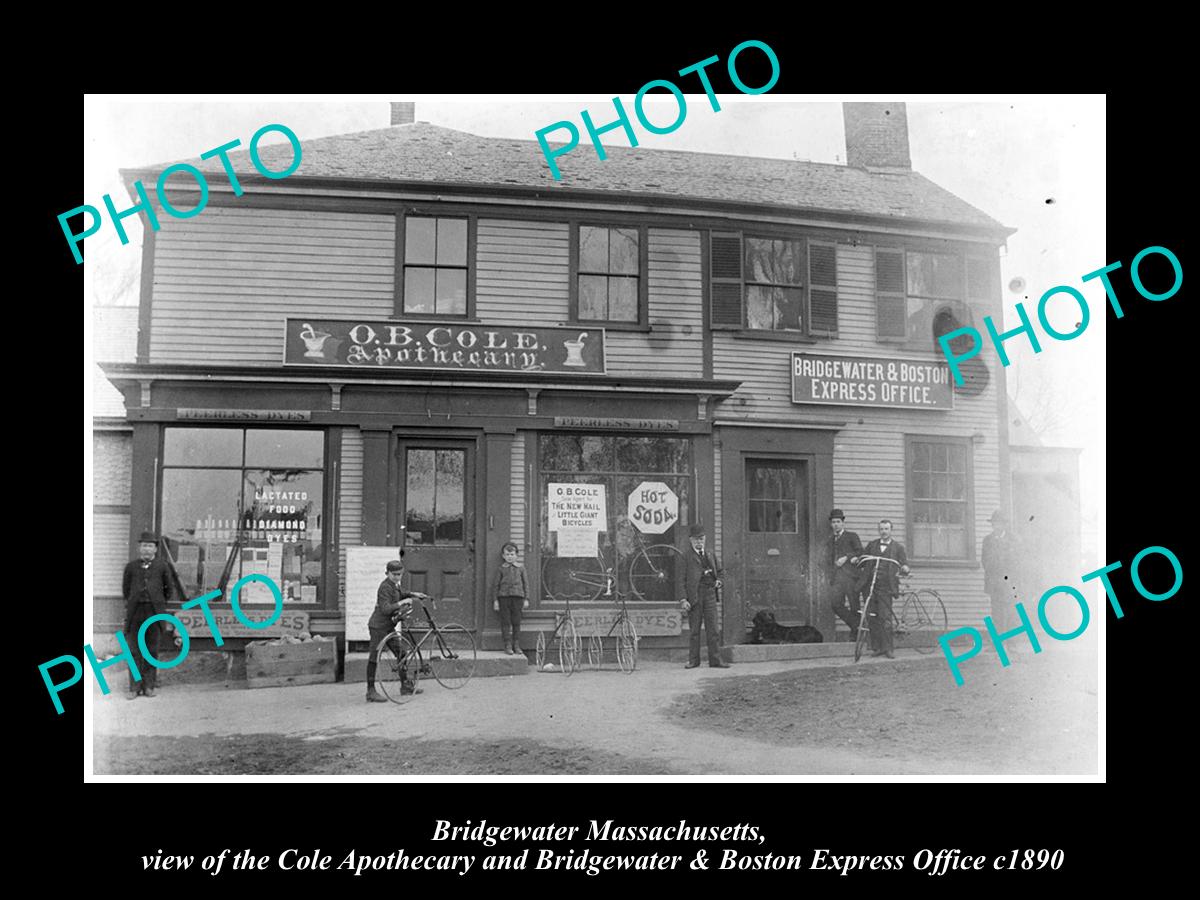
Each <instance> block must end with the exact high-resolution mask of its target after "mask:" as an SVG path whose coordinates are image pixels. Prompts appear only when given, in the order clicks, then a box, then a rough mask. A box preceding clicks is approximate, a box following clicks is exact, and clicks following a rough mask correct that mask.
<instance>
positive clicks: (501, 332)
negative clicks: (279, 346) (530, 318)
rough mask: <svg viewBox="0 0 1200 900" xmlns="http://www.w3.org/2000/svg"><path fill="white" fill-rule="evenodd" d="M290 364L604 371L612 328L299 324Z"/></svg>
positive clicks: (288, 349)
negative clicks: (608, 331) (607, 330)
mask: <svg viewBox="0 0 1200 900" xmlns="http://www.w3.org/2000/svg"><path fill="white" fill-rule="evenodd" d="M283 362H284V365H289V366H338V367H340V368H353V369H449V370H453V371H461V372H558V373H562V374H564V375H566V374H571V375H603V374H604V329H603V328H592V327H590V326H589V327H587V328H586V329H581V328H551V327H546V328H543V327H540V326H535V327H530V328H509V327H507V326H503V325H475V324H472V325H464V324H463V323H461V322H444V323H443V322H389V321H387V320H370V321H364V320H362V319H291V318H289V319H288V320H287V322H286V338H285V341H284V353H283Z"/></svg>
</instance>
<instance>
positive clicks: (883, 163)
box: [842, 103, 912, 172]
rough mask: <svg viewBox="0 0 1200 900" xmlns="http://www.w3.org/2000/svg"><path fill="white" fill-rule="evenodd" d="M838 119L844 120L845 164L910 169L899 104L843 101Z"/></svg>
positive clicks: (904, 116) (904, 120)
mask: <svg viewBox="0 0 1200 900" xmlns="http://www.w3.org/2000/svg"><path fill="white" fill-rule="evenodd" d="M842 119H843V120H844V121H845V123H846V165H848V166H854V167H856V168H859V169H870V170H884V171H893V172H910V171H912V160H911V159H910V158H909V155H908V114H907V112H906V111H905V108H904V104H903V103H843V104H842Z"/></svg>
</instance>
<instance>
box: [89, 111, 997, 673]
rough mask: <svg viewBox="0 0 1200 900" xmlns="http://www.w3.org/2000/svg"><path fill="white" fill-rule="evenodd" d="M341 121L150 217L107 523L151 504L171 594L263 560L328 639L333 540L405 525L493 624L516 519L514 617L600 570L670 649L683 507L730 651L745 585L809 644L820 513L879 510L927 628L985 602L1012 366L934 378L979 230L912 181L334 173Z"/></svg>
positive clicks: (375, 542)
mask: <svg viewBox="0 0 1200 900" xmlns="http://www.w3.org/2000/svg"><path fill="white" fill-rule="evenodd" d="M416 138H421V140H417V139H416ZM468 138H469V139H470V140H469V141H467V139H468ZM381 139H382V140H384V141H385V142H392V143H393V144H394V147H393V150H394V151H395V152H396V153H398V154H401V156H402V158H403V159H405V160H406V165H409V166H411V167H413V168H414V170H420V169H421V167H422V166H423V165H425V164H426V163H427V164H428V165H429V166H430V167H435V166H437V165H443V164H444V163H442V162H440V161H439V160H442V159H443V157H444V152H443V149H442V148H441V146H440V142H442V143H444V142H449V143H451V144H454V146H455V147H456V149H457V151H458V157H457V158H459V159H460V160H461V159H464V158H467V157H469V156H470V151H471V149H472V148H474V150H475V152H476V153H477V155H478V158H483V155H484V154H485V151H491V152H492V155H493V156H495V155H496V152H495V151H496V150H497V148H499V150H501V151H506V150H508V149H512V152H518V151H519V150H520V149H521V148H520V147H517V148H509V147H508V145H523V144H526V143H529V144H531V142H518V141H507V142H501V141H493V140H490V139H484V138H473V137H471V136H467V135H462V134H460V133H457V132H448V131H447V130H445V129H438V128H434V127H433V126H428V125H420V124H418V125H406V126H400V127H398V128H393V129H385V130H384V133H383V135H382V137H381ZM340 141H341V139H340V138H337V137H334V138H325V139H321V140H318V141H313V142H312V143H311V144H308V145H306V150H305V153H306V155H305V165H306V166H308V167H309V169H307V170H306V169H301V170H300V171H298V172H297V173H296V175H294V176H292V177H290V178H288V179H287V180H286V181H283V182H268V181H266V180H264V179H257V180H255V179H254V178H253V177H252V176H250V174H249V170H248V177H247V178H246V179H245V180H244V187H245V193H244V195H243V196H240V197H236V198H235V197H234V196H233V195H232V193H231V192H230V191H229V190H228V185H227V184H225V185H222V184H221V180H220V176H219V175H218V174H215V173H214V175H213V177H212V184H211V196H210V200H209V207H208V208H207V209H206V210H205V212H204V214H203V215H202V216H198V217H196V218H194V219H190V220H186V221H178V222H175V221H166V220H164V221H163V227H162V230H161V231H159V232H157V233H153V232H147V238H146V241H145V246H144V256H145V260H144V266H143V273H144V275H143V285H142V307H141V313H140V323H139V341H138V357H137V362H135V363H132V364H130V363H125V364H115V363H114V364H108V365H106V366H105V371H106V373H107V375H108V377H109V379H110V380H111V381H112V382H113V383H114V384H115V385H116V386H117V387H118V388H119V389H120V390H121V391H122V393H123V395H124V397H125V403H126V413H127V420H128V422H129V425H130V427H131V428H132V457H133V462H132V471H133V477H132V483H131V486H130V500H129V541H130V549H131V550H132V548H133V545H134V542H135V540H136V537H137V534H138V533H139V532H140V531H141V530H142V529H144V528H148V527H151V528H155V529H156V530H158V531H160V532H161V533H162V535H163V537H164V541H165V544H166V546H167V548H168V550H169V552H170V554H171V556H172V561H173V563H174V565H175V567H176V570H177V572H178V574H179V578H180V582H181V584H182V586H183V589H184V591H185V592H186V593H187V594H188V595H189V596H198V595H199V594H201V593H205V592H208V591H211V590H213V589H214V587H216V586H217V585H219V584H226V585H231V584H232V583H233V582H234V581H236V580H237V579H238V578H239V577H242V576H243V575H246V574H251V573H262V574H267V575H269V576H270V577H271V578H273V579H274V580H276V581H277V582H278V583H279V584H280V586H281V588H282V590H283V594H284V602H285V606H286V608H287V609H288V610H290V611H293V612H303V613H306V614H307V623H308V625H309V627H310V628H311V630H312V631H314V632H319V633H326V634H330V635H333V636H336V637H343V638H344V637H346V636H347V634H348V633H351V632H353V631H354V628H353V627H350V626H352V624H353V623H349V622H348V621H347V610H348V608H357V607H358V606H360V605H361V598H349V602H348V598H347V596H346V592H347V578H346V571H347V550H348V548H353V547H360V546H369V547H380V548H382V547H399V546H403V547H404V548H405V551H406V556H405V562H406V565H407V566H408V570H409V573H410V575H409V577H410V579H411V586H412V587H413V588H414V589H419V590H425V591H427V592H429V593H431V594H434V595H435V596H438V597H440V598H442V600H441V603H440V604H439V616H441V617H443V618H445V619H452V620H456V621H460V622H462V623H463V624H464V625H466V626H467V627H468V628H471V629H472V630H474V631H475V632H476V633H477V635H478V637H479V639H480V643H481V644H482V646H484V647H486V648H492V647H499V644H500V639H499V625H498V621H497V618H496V615H495V614H494V613H493V612H492V609H491V598H490V597H488V596H487V589H488V585H489V584H490V580H491V578H492V576H493V574H494V572H495V569H496V566H497V564H498V563H499V560H500V548H501V546H502V545H503V544H504V543H505V542H507V541H509V540H512V541H514V542H515V543H517V544H518V546H520V547H521V548H522V553H521V555H522V561H523V562H524V563H525V565H526V568H527V571H528V573H529V575H530V581H531V587H532V589H533V592H534V597H533V598H532V608H531V610H530V613H529V614H528V615H527V619H526V626H525V629H526V635H527V638H528V637H529V636H530V635H531V634H532V633H533V632H534V631H536V630H538V629H539V628H542V627H545V626H546V625H547V624H550V625H551V627H552V623H553V617H554V614H555V612H556V611H559V610H561V609H563V608H564V607H565V605H566V604H567V603H568V602H569V603H570V604H571V607H572V610H573V612H575V614H576V615H577V618H578V617H582V618H583V619H584V621H586V622H587V623H588V626H589V627H596V628H600V630H601V631H603V625H604V622H605V621H606V618H605V617H606V616H609V615H611V611H612V609H613V606H614V597H613V596H612V593H613V591H614V590H615V592H616V593H617V594H619V595H620V596H621V597H623V598H625V600H626V602H627V603H628V604H629V607H630V610H631V613H633V614H634V616H635V622H638V623H639V631H640V632H641V633H642V634H644V635H645V639H644V642H643V647H644V648H645V649H647V650H649V651H652V650H655V649H662V650H664V651H669V650H670V649H671V648H679V647H682V646H684V645H685V644H686V642H687V639H688V632H687V627H686V622H685V621H684V620H683V617H682V616H680V615H679V612H678V600H679V599H680V596H682V593H681V590H680V584H679V583H680V580H681V577H680V576H681V573H679V572H678V571H676V568H677V566H676V563H674V562H672V561H671V560H673V559H674V557H672V556H671V555H670V553H669V552H668V551H667V550H665V549H664V548H669V547H672V546H673V547H675V548H677V549H679V550H683V549H686V547H687V537H686V535H687V528H688V526H689V525H691V524H693V523H697V522H698V523H702V524H704V525H705V526H706V527H707V528H708V531H709V534H710V544H711V545H712V546H713V547H714V549H715V550H716V552H717V554H718V556H719V558H720V559H721V560H722V562H723V564H724V566H725V568H726V571H727V579H726V591H725V606H724V616H723V626H722V627H723V630H724V636H725V641H726V643H736V642H740V641H742V640H744V639H745V627H746V624H747V623H748V621H749V618H750V617H751V616H752V615H753V613H754V611H755V610H756V609H759V608H770V609H773V610H775V612H776V615H777V617H778V618H779V620H780V621H781V622H785V623H805V624H814V625H816V626H817V627H818V628H820V629H821V630H822V631H823V632H825V633H826V634H827V635H828V636H829V637H832V636H833V634H834V628H833V622H832V615H831V613H830V611H829V610H828V609H825V608H824V606H825V605H824V604H823V603H822V602H821V601H820V599H819V598H820V588H821V583H820V578H819V574H818V573H819V563H820V548H821V545H822V542H823V541H824V539H825V537H826V534H827V531H828V526H827V521H826V519H827V515H828V511H829V509H830V508H832V507H833V506H834V505H837V506H840V507H842V508H844V509H846V511H847V514H848V516H849V523H848V524H849V527H851V528H852V529H854V530H856V531H858V532H859V533H860V534H861V535H862V537H863V538H864V541H865V540H867V539H868V538H869V537H871V536H873V535H874V533H875V523H876V522H877V520H878V519H880V518H884V517H887V518H890V519H892V520H893V521H894V523H895V531H896V535H897V537H898V538H899V539H900V540H901V541H902V542H904V543H905V544H906V545H907V546H908V548H909V553H910V556H912V557H913V559H914V569H916V570H917V571H919V572H920V580H921V584H922V586H929V587H934V588H936V589H937V590H939V591H940V592H942V594H943V596H944V597H946V599H947V606H948V609H949V611H950V615H951V619H952V621H955V620H957V621H970V620H975V619H977V618H978V616H979V614H980V613H981V612H982V611H983V610H984V609H985V604H986V597H985V596H984V594H983V590H982V585H983V576H982V571H981V570H980V568H979V565H978V542H979V539H980V538H981V537H982V536H983V534H984V533H986V528H984V527H983V523H984V522H986V519H987V517H988V516H989V515H990V514H991V512H992V510H993V509H995V508H997V506H999V505H1000V503H1001V493H1002V492H1001V490H1000V485H1001V484H1002V483H1006V479H1007V476H1006V475H1005V474H1004V468H1005V466H1006V460H1005V458H1004V456H1005V453H1004V444H1005V440H1006V436H1005V433H1004V391H1003V386H1002V382H1003V377H1002V373H1001V372H991V373H989V372H988V371H987V370H985V369H980V370H977V371H976V372H975V377H974V378H973V381H972V383H971V384H970V385H968V387H967V388H966V389H965V390H961V389H960V390H955V389H953V388H952V386H951V385H950V384H949V382H948V380H946V371H945V366H944V364H941V363H939V362H938V360H939V358H940V357H939V354H938V353H937V351H936V348H935V347H934V343H933V337H932V336H933V334H935V333H944V332H945V331H947V330H950V328H952V327H957V326H956V325H955V324H954V323H955V322H975V323H976V324H978V323H979V322H980V321H981V318H982V315H986V314H997V313H998V309H999V283H998V281H999V278H998V268H997V265H996V256H997V247H998V245H999V244H1000V242H1002V240H1003V237H1004V236H1005V234H1007V232H1006V230H1005V229H1003V228H1001V227H1000V226H998V225H996V223H994V222H992V221H991V220H990V219H987V217H986V216H983V214H981V213H979V212H978V211H976V210H973V209H972V208H971V207H969V206H967V205H966V204H964V203H962V201H958V200H957V198H950V199H949V200H947V199H945V198H946V197H949V195H945V196H944V197H943V196H942V195H943V194H944V192H940V193H937V192H938V190H939V189H937V188H935V187H934V186H932V185H930V184H929V183H928V182H924V181H923V180H922V185H923V187H922V190H926V191H929V192H934V193H933V194H931V196H934V195H936V196H938V197H940V198H941V206H939V207H937V209H938V210H941V211H940V212H939V213H938V215H936V216H934V217H932V218H930V217H928V216H917V215H916V214H915V213H911V214H910V215H909V217H908V218H907V219H906V218H904V217H903V216H901V217H896V216H891V217H889V216H887V215H885V214H883V213H881V212H880V211H879V210H877V209H876V208H875V207H877V206H878V205H879V204H880V203H881V202H882V201H880V200H879V199H878V197H876V198H875V199H870V200H869V202H868V203H867V208H866V209H864V210H863V211H862V212H861V213H860V212H856V211H853V210H845V209H834V210H825V211H821V204H820V199H821V198H820V196H814V197H813V198H811V202H806V203H804V204H800V203H794V204H792V205H793V206H794V207H795V208H787V204H786V203H784V202H782V201H781V202H774V201H773V202H765V201H755V202H751V199H752V198H750V197H746V198H741V199H719V198H718V199H703V198H699V197H695V196H692V197H686V196H680V195H679V194H678V193H677V192H676V193H671V194H668V193H667V192H660V193H659V194H658V195H657V196H656V195H655V193H654V189H653V188H651V187H649V186H647V187H645V188H644V189H642V190H639V191H637V192H634V193H630V191H629V190H628V189H627V188H621V189H617V188H615V187H614V188H613V189H612V190H611V191H610V192H608V193H606V192H605V191H604V190H603V189H601V188H597V187H596V186H595V185H596V184H603V180H602V179H601V180H600V181H595V180H593V181H592V182H590V184H591V187H589V189H588V190H587V191H570V190H563V191H558V192H555V193H554V194H553V196H548V195H547V194H546V193H545V192H544V191H538V190H533V189H522V188H513V187H511V186H506V185H504V184H503V183H502V182H501V180H500V179H499V178H498V177H497V179H496V180H495V181H492V182H486V183H483V182H481V183H475V184H472V185H471V186H470V187H469V188H464V187H463V186H462V185H461V184H454V183H452V182H453V181H454V179H451V178H449V177H447V179H446V182H445V183H440V182H435V183H432V184H430V183H418V181H417V180H416V179H414V178H406V177H403V175H396V174H395V173H394V169H389V167H387V166H383V165H382V162H380V161H374V162H373V161H372V160H371V159H362V158H359V159H358V162H359V164H360V165H361V167H362V170H361V173H360V175H359V176H358V177H356V178H348V177H346V176H345V175H341V176H339V177H337V178H334V177H332V176H330V175H325V174H323V170H322V160H323V159H324V160H330V161H333V160H340V161H341V162H340V165H341V166H342V168H341V169H340V170H339V171H342V172H344V167H345V163H346V160H347V158H348V157H347V154H348V153H350V152H351V151H350V150H349V149H347V145H344V144H341V143H339V142H340ZM464 142H465V143H464ZM502 145H503V146H502ZM531 146H532V147H534V148H536V144H531ZM499 155H500V156H503V155H504V154H503V153H500V154H499ZM650 156H656V154H650ZM666 156H669V157H671V158H670V159H669V160H668V159H664V161H663V162H662V163H660V164H659V165H660V166H666V167H667V168H671V167H674V166H676V165H677V164H678V159H677V158H679V157H692V156H693V155H692V154H665V155H664V157H666ZM232 158H233V159H234V160H235V163H237V162H238V160H237V157H236V156H235V157H232ZM531 160H532V157H531ZM268 161H269V160H268ZM755 162H758V163H763V164H764V165H765V164H768V163H769V164H770V166H779V167H786V166H788V165H794V166H799V167H804V166H808V165H809V164H803V163H785V162H784V161H755ZM392 163H394V159H392ZM532 164H533V163H532V161H531V162H530V165H532ZM691 164H693V165H697V166H703V165H705V163H704V160H703V159H702V158H700V159H699V161H693V162H692V163H691ZM389 165H390V164H389ZM648 165H650V164H648ZM372 166H375V167H376V168H377V169H379V171H380V172H383V171H385V170H387V171H392V172H393V174H392V175H391V176H389V178H388V179H386V180H380V177H377V176H376V174H375V169H373V168H372ZM819 168H821V169H831V170H840V169H842V168H844V167H828V166H826V167H819ZM535 170H536V167H535ZM306 171H310V172H311V174H310V175H308V176H306V175H305V172H306ZM422 171H423V170H422ZM606 171H607V172H610V173H611V174H613V175H614V176H615V175H617V174H619V170H618V169H617V167H615V166H614V167H612V168H610V169H609V170H605V169H604V167H603V164H599V163H598V164H597V166H596V175H597V177H598V178H599V177H600V176H603V175H604V174H605V172H606ZM239 172H240V168H239ZM137 174H139V173H128V177H130V178H133V177H136V176H137ZM828 174H829V177H833V178H835V179H842V178H843V177H844V175H845V173H840V174H838V173H837V172H836V171H835V172H834V173H828ZM531 177H532V176H531ZM654 177H656V176H655V174H654V171H651V170H647V173H646V175H645V178H646V180H647V181H648V182H653V179H654ZM849 177H850V178H851V180H852V181H853V183H854V184H859V183H860V182H861V183H862V184H866V185H869V186H871V188H872V190H874V191H876V192H877V193H879V192H884V193H887V192H888V191H891V190H892V188H890V187H889V186H888V185H889V184H890V182H889V181H888V180H887V179H881V180H880V181H879V183H878V184H876V183H875V182H873V181H871V179H872V178H873V177H874V176H872V175H870V174H869V173H866V172H865V171H864V172H859V171H858V170H853V171H851V172H850V175H849ZM912 177H913V178H916V177H918V176H912ZM863 179H866V181H865V182H864V181H863ZM834 187H836V185H834V186H831V187H830V196H833V194H834V193H836V191H834ZM906 190H907V188H906ZM902 195H903V191H900V192H897V193H896V196H897V197H900V196H902ZM865 196H866V195H865ZM886 199H887V198H885V200H886ZM893 199H894V198H893ZM926 199H928V198H926ZM951 200H952V201H953V202H951ZM864 202H866V201H864ZM888 202H890V200H889V201H888ZM909 202H910V205H913V206H919V207H920V208H921V209H922V210H928V209H929V208H930V207H929V203H928V202H925V201H922V202H921V203H916V202H915V201H911V198H910V200H909ZM186 203H187V200H186V199H181V200H180V205H181V206H183V205H185V204H186ZM801 206H804V207H805V208H804V209H801V208H800V207H801ZM808 207H814V208H808ZM647 567H648V569H647ZM647 571H649V572H650V573H652V574H653V575H654V576H655V577H649V576H648V575H647ZM609 572H611V574H612V577H613V581H612V582H611V585H610V584H609V583H607V582H606V578H605V573H609ZM380 577H381V578H382V573H380ZM597 579H598V580H597ZM267 599H268V598H267V597H265V596H264V597H257V596H256V597H250V598H249V602H250V604H251V605H261V603H262V601H264V600H267ZM109 606H111V604H109ZM116 621H119V617H118V618H117V619H116ZM112 624H114V610H112V609H110V608H109V607H108V606H102V605H100V604H98V605H97V630H98V631H100V630H103V629H104V628H105V627H106V626H110V625H112ZM586 633H588V632H587V630H586V628H585V634H586ZM829 637H827V639H829ZM350 641H351V645H352V646H351V649H356V647H355V646H354V641H355V638H354V637H353V636H351V638H350Z"/></svg>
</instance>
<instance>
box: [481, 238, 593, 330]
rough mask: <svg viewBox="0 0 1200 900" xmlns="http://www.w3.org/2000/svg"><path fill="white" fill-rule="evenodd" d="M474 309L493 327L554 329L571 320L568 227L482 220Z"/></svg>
mask: <svg viewBox="0 0 1200 900" xmlns="http://www.w3.org/2000/svg"><path fill="white" fill-rule="evenodd" d="M476 235H477V241H476V245H477V246H476V257H475V259H476V263H475V310H476V313H477V314H478V316H479V318H480V319H482V320H483V321H484V322H486V323H488V324H491V325H530V324H541V325H554V324H557V323H559V322H565V321H566V320H567V318H568V315H569V299H568V293H567V291H568V282H569V269H570V262H569V247H568V244H569V240H570V233H569V230H568V226H567V225H566V224H565V223H560V222H519V221H505V220H501V219H480V220H479V223H478V226H477V230H476Z"/></svg>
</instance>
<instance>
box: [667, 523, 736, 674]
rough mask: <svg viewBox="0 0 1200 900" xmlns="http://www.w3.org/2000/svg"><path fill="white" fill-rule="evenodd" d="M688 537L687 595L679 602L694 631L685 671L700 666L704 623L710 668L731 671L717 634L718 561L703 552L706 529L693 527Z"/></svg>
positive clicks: (699, 526) (685, 583) (719, 584)
mask: <svg viewBox="0 0 1200 900" xmlns="http://www.w3.org/2000/svg"><path fill="white" fill-rule="evenodd" d="M688 534H689V538H690V540H691V544H692V552H691V553H687V554H685V556H686V558H687V568H686V570H685V574H684V581H683V587H684V591H685V592H686V593H685V595H684V598H683V599H682V600H681V601H680V602H679V605H680V607H681V608H682V609H683V611H684V612H685V613H687V614H688V628H690V629H691V644H690V646H689V650H688V663H687V665H686V666H685V667H684V668H687V669H694V668H696V666H698V665H700V625H701V623H703V625H704V630H705V637H706V638H707V639H708V664H709V665H710V666H712V667H713V668H716V669H728V668H729V663H727V662H724V661H723V660H722V659H721V648H720V635H719V634H717V588H719V587H720V586H721V579H720V576H721V572H720V570H719V569H718V568H717V563H716V560H714V559H713V557H712V555H711V554H709V553H706V552H705V550H704V526H703V525H693V526H692V527H691V530H690V531H689V532H688Z"/></svg>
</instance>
